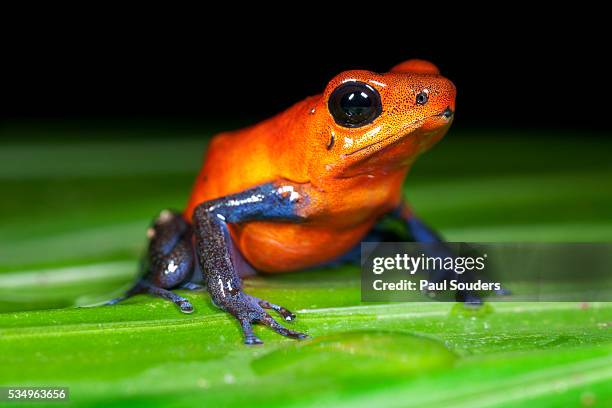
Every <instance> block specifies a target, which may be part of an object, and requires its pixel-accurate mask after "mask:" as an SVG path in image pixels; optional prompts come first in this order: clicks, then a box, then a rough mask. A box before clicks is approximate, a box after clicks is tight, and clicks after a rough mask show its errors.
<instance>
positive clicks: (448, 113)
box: [344, 106, 455, 157]
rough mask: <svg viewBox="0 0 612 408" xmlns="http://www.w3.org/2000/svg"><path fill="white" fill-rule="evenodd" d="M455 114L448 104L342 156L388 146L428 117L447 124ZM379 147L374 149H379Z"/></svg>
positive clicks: (421, 123) (403, 136)
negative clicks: (441, 109) (432, 113)
mask: <svg viewBox="0 0 612 408" xmlns="http://www.w3.org/2000/svg"><path fill="white" fill-rule="evenodd" d="M454 115H455V112H453V110H452V109H451V108H450V106H447V107H446V109H444V110H443V111H442V112H440V113H437V114H435V115H431V116H428V117H426V118H423V119H417V120H415V121H412V122H410V123H408V124H406V125H405V126H404V127H403V128H402V129H401V130H400V131H398V132H397V133H396V134H395V135H391V136H388V137H386V138H384V139H381V140H378V141H376V142H374V143H370V144H369V145H366V146H362V147H360V148H359V149H356V150H354V151H352V152H350V153H346V154H345V155H344V156H345V157H349V156H352V155H354V154H357V153H359V152H362V151H364V150H366V149H371V148H373V147H378V146H380V147H381V148H382V147H386V146H390V145H392V144H393V143H395V142H397V141H399V140H402V139H404V138H405V137H406V136H408V135H409V134H411V133H412V132H414V131H415V130H416V129H418V128H420V127H421V126H422V125H423V124H424V123H425V122H426V121H427V120H429V119H438V118H441V119H442V120H443V121H444V124H448V123H450V121H451V119H452V118H453V116H454ZM379 150H380V148H378V149H375V150H374V151H379Z"/></svg>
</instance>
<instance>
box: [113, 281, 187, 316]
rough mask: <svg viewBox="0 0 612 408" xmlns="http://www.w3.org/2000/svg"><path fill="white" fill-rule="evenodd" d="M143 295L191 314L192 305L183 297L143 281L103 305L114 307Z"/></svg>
mask: <svg viewBox="0 0 612 408" xmlns="http://www.w3.org/2000/svg"><path fill="white" fill-rule="evenodd" d="M143 293H146V294H149V295H153V296H157V297H160V298H162V299H166V300H169V301H171V302H174V304H176V305H177V306H178V307H179V309H181V312H183V313H192V312H193V305H192V304H191V303H190V302H189V301H188V300H187V299H185V298H184V297H182V296H179V295H177V294H176V293H172V292H171V291H169V290H167V289H164V288H160V287H157V286H155V285H152V284H151V283H149V282H145V281H140V282H138V283H137V284H136V285H135V286H134V287H133V288H132V289H130V290H128V291H127V292H126V293H125V295H123V296H120V297H118V298H115V299H112V300H109V301H108V302H106V303H105V305H106V306H111V305H116V304H117V303H119V302H122V301H124V300H126V299H129V298H131V297H132V296H135V295H138V294H143Z"/></svg>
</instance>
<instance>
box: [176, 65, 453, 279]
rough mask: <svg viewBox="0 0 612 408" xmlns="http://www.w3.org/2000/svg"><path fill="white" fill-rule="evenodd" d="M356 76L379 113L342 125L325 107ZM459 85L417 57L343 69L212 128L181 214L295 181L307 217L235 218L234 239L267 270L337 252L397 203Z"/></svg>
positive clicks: (442, 126)
mask: <svg viewBox="0 0 612 408" xmlns="http://www.w3.org/2000/svg"><path fill="white" fill-rule="evenodd" d="M351 83H362V84H366V85H368V86H371V87H372V88H374V89H375V90H376V91H377V92H378V94H379V95H380V102H381V104H382V112H381V113H380V115H379V116H378V117H376V118H375V119H374V120H372V121H371V122H369V123H367V124H366V125H364V126H359V127H346V126H342V125H341V124H338V123H336V121H335V120H334V118H333V117H332V115H331V113H330V111H329V109H328V105H329V101H330V96H331V94H332V93H333V91H334V90H335V89H337V88H338V87H339V86H340V85H343V84H351ZM455 93H456V91H455V87H454V85H453V84H452V83H451V82H450V81H449V80H447V79H446V78H444V77H442V76H440V74H439V72H438V70H437V68H436V67H435V66H433V65H432V64H430V63H428V62H425V61H420V60H411V61H407V62H405V63H403V64H400V65H398V66H396V67H394V68H393V69H392V70H391V71H390V72H389V73H385V74H376V73H373V72H369V71H346V72H343V73H341V74H339V75H337V76H336V77H335V78H333V79H332V80H331V81H330V82H329V84H328V85H327V87H326V89H325V91H324V92H323V93H322V94H321V95H316V96H313V97H309V98H307V99H305V100H303V101H301V102H299V103H297V104H295V105H293V106H292V107H290V108H289V109H288V110H286V111H285V112H283V113H281V114H279V115H277V116H275V117H273V118H270V119H268V120H266V121H264V122H262V123H259V124H257V125H255V126H251V127H249V128H246V129H242V130H237V131H233V132H227V133H222V134H219V135H217V136H215V137H214V138H213V139H212V141H211V143H210V145H209V148H208V150H207V152H206V155H205V158H204V164H203V166H202V169H201V171H200V174H199V175H198V177H197V178H196V182H195V185H194V187H193V192H192V194H191V197H190V199H189V203H188V205H187V208H186V209H185V211H184V216H185V217H186V218H187V219H190V218H191V216H192V214H193V211H194V209H195V208H196V207H197V206H198V205H199V204H201V203H202V202H206V201H209V200H212V199H215V198H218V197H223V196H227V195H231V194H233V193H237V192H240V191H243V190H246V189H248V188H250V187H253V186H257V185H259V184H263V183H266V182H276V181H281V180H282V181H290V182H293V183H295V184H298V185H299V186H300V187H301V189H302V191H304V192H305V193H306V195H307V197H308V200H304V202H303V203H300V204H299V205H298V212H299V214H300V215H301V216H302V218H303V221H302V222H300V223H283V222H273V221H251V222H245V223H239V224H233V225H230V231H231V234H232V237H233V239H234V242H235V243H236V245H237V246H238V248H239V250H240V252H241V253H242V255H243V256H244V257H245V258H246V260H247V261H248V262H249V263H250V264H251V265H252V266H253V267H254V268H255V269H257V270H258V271H262V272H286V271H291V270H296V269H304V268H307V267H311V266H315V265H318V264H322V263H325V262H326V261H329V260H333V259H335V258H337V257H339V256H341V255H342V254H343V253H345V252H346V251H348V250H349V249H350V248H352V247H353V246H355V245H356V244H358V243H359V242H360V241H361V239H362V238H363V237H364V236H365V235H366V234H367V233H368V231H369V230H370V229H371V228H372V226H373V225H374V224H375V223H376V221H377V220H378V219H379V218H380V217H381V216H382V215H383V214H385V213H387V212H389V211H391V210H392V209H394V208H397V207H398V206H399V204H400V201H401V198H402V194H401V190H402V184H403V181H404V178H405V177H406V174H407V173H408V170H409V168H410V166H411V164H412V163H413V162H414V160H415V159H416V158H417V157H418V156H419V155H420V154H421V153H422V152H424V151H425V150H427V149H428V148H429V147H431V146H432V145H433V144H434V143H436V142H437V141H439V140H440V139H441V138H442V137H443V136H444V134H445V133H446V131H447V130H448V128H449V126H450V124H451V121H452V112H454V110H455ZM419 94H420V95H426V96H425V97H426V98H427V101H426V102H425V103H418V102H417V95H419ZM445 112H446V113H447V114H446V115H445V114H444V113H445ZM449 112H450V113H449Z"/></svg>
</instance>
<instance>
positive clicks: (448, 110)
mask: <svg viewBox="0 0 612 408" xmlns="http://www.w3.org/2000/svg"><path fill="white" fill-rule="evenodd" d="M454 114H455V112H453V110H452V109H451V108H450V106H447V107H446V109H444V111H443V112H442V113H441V114H440V116H443V117H444V119H450V118H452V117H453V115H454Z"/></svg>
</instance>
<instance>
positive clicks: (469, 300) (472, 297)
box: [455, 290, 483, 307]
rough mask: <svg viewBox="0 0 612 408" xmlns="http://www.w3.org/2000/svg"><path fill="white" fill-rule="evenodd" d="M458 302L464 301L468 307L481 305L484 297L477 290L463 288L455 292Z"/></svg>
mask: <svg viewBox="0 0 612 408" xmlns="http://www.w3.org/2000/svg"><path fill="white" fill-rule="evenodd" d="M455 298H456V299H457V302H463V303H464V304H465V305H466V306H468V307H480V306H482V304H483V301H482V299H481V298H480V296H478V294H477V293H476V292H473V291H468V290H461V291H457V293H456V294H455Z"/></svg>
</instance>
